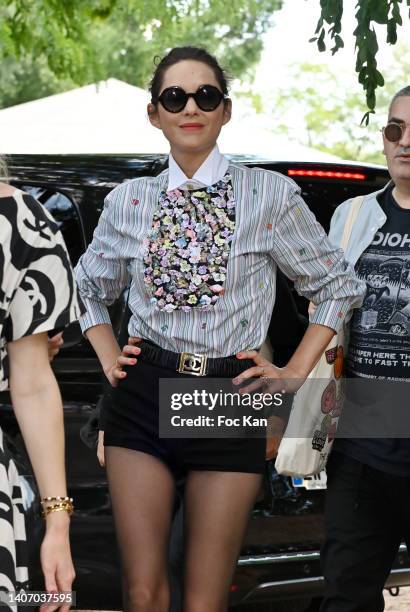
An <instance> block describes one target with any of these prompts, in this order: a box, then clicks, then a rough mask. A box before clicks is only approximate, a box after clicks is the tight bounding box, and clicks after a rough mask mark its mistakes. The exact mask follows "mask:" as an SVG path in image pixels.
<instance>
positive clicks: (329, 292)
mask: <svg viewBox="0 0 410 612" xmlns="http://www.w3.org/2000/svg"><path fill="white" fill-rule="evenodd" d="M228 172H229V174H230V176H231V179H232V186H233V193H234V198H235V215H236V217H235V231H234V235H233V239H232V242H231V243H230V252H229V259H228V264H227V274H226V280H225V283H224V292H223V295H221V296H220V297H219V299H218V301H217V302H216V303H215V305H214V306H213V308H212V309H208V310H207V309H202V308H200V307H197V308H192V309H191V310H190V311H189V312H185V311H183V310H173V311H171V312H166V311H164V310H160V309H158V308H157V307H156V306H155V304H153V303H152V301H150V296H148V295H147V289H146V286H145V285H144V244H143V243H144V239H145V240H146V238H147V236H148V235H149V233H150V230H151V227H152V220H153V216H154V213H155V212H156V211H157V209H158V206H159V200H160V198H161V194H163V192H164V191H165V190H166V188H167V185H168V170H164V171H163V172H162V173H161V174H159V175H158V176H156V177H142V178H137V179H135V180H132V181H129V182H127V183H124V184H122V185H119V186H118V187H116V188H115V189H114V190H113V191H112V192H111V193H109V194H108V196H107V197H106V200H105V205H104V210H103V212H102V214H101V217H100V220H99V223H98V226H97V228H96V230H95V232H94V237H93V240H92V242H91V244H90V245H89V247H88V249H87V251H86V252H85V253H84V255H83V256H82V257H81V259H80V260H79V262H78V264H77V268H76V275H77V283H78V286H79V291H80V295H81V298H82V300H83V302H84V305H85V307H86V310H87V312H86V314H85V315H83V317H82V318H81V319H80V324H81V327H82V329H83V331H85V330H87V329H88V328H90V327H93V326H95V325H99V324H102V323H110V318H109V314H108V311H107V306H108V305H110V304H112V303H113V302H114V301H115V300H116V299H117V298H118V297H119V296H120V294H121V293H122V291H123V290H124V289H125V288H126V287H127V286H128V284H129V283H131V285H130V294H129V306H130V309H131V311H132V317H131V319H130V323H129V328H128V331H129V334H130V335H132V336H140V337H143V338H146V339H148V340H151V341H152V342H154V343H155V344H158V345H160V346H162V347H163V348H165V349H168V350H171V351H175V352H182V351H188V352H194V353H201V354H205V355H207V356H208V357H224V356H227V355H232V354H235V353H237V352H238V351H240V350H244V349H246V348H258V347H260V346H261V345H262V343H263V341H264V340H265V337H266V334H267V330H268V325H269V322H270V318H271V314H272V310H273V305H274V302H275V284H276V270H277V266H279V268H280V269H281V270H282V271H283V272H284V274H285V275H286V276H288V277H289V278H290V279H291V280H293V281H294V284H295V288H296V290H297V291H298V293H299V294H301V295H303V296H305V297H306V298H307V299H309V300H311V301H312V302H313V303H314V304H315V305H316V306H317V308H316V311H315V314H314V317H313V319H312V321H311V322H313V323H319V324H321V325H325V326H328V327H330V328H333V329H334V330H335V331H338V330H339V328H340V327H341V326H342V323H343V320H344V318H345V316H346V314H347V313H348V312H349V311H350V310H351V309H352V308H354V307H357V306H358V305H360V304H361V301H362V297H363V294H364V291H365V285H364V283H363V282H361V281H359V280H358V279H357V278H356V277H355V274H354V270H353V268H352V267H350V266H349V265H348V264H347V263H346V262H345V260H344V256H343V251H342V250H341V249H337V248H334V247H332V246H331V244H330V243H329V241H328V239H327V236H326V233H325V231H324V230H323V228H322V227H321V226H320V225H319V224H318V223H317V221H316V219H315V217H314V215H313V214H312V213H311V212H310V210H309V209H308V207H307V206H306V204H305V203H304V201H303V199H302V198H301V196H300V189H299V187H298V186H297V185H296V183H294V182H293V181H292V180H291V179H289V178H287V177H284V176H283V175H281V174H278V173H276V172H271V171H268V170H264V169H261V168H247V167H245V166H241V165H238V164H232V163H231V164H230V165H229V169H228Z"/></svg>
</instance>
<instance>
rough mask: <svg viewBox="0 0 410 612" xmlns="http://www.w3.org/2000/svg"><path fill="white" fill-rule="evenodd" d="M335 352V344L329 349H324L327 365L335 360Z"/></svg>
mask: <svg viewBox="0 0 410 612" xmlns="http://www.w3.org/2000/svg"><path fill="white" fill-rule="evenodd" d="M336 353H337V348H336V346H335V347H334V348H331V349H328V350H327V351H325V356H326V361H327V363H328V364H329V365H332V363H334V362H335V359H336Z"/></svg>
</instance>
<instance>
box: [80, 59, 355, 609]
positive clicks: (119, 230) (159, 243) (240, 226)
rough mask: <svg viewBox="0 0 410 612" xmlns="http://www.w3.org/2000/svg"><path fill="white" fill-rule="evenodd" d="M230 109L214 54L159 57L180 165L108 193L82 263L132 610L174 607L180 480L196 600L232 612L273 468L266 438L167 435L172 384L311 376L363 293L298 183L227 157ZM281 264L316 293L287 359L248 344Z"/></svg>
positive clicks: (162, 110) (86, 321)
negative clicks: (171, 554)
mask: <svg viewBox="0 0 410 612" xmlns="http://www.w3.org/2000/svg"><path fill="white" fill-rule="evenodd" d="M231 107H232V103H231V100H230V99H229V97H228V90H227V80H226V77H225V74H224V72H223V71H222V69H221V68H220V66H219V64H218V63H217V61H216V60H215V58H213V57H212V56H211V55H209V54H208V53H207V51H205V50H204V49H198V48H195V47H182V48H176V49H173V50H172V51H170V53H168V55H166V56H165V57H164V58H163V59H162V60H161V62H160V63H159V64H158V66H157V68H156V71H155V74H154V76H153V79H152V81H151V103H150V104H149V105H148V115H149V118H150V121H151V123H152V124H153V126H155V127H156V128H158V129H160V130H162V132H163V133H164V135H165V137H166V138H167V139H168V141H169V143H170V148H171V152H170V156H169V168H168V169H167V170H165V171H164V172H162V173H161V174H159V175H158V176H157V177H147V178H138V179H136V180H133V181H130V182H128V183H126V184H124V185H120V186H119V187H117V188H116V189H114V191H112V192H111V193H110V194H109V195H108V196H107V198H106V202H105V206H104V210H103V213H102V215H101V218H100V221H99V224H98V226H97V228H96V231H95V233H94V237H93V240H92V243H91V244H90V246H89V247H88V249H87V251H86V253H85V254H84V255H83V256H82V258H81V259H80V261H79V264H78V267H77V279H78V283H79V287H80V293H81V296H82V299H83V302H84V305H85V307H86V308H87V313H86V315H85V316H84V317H83V318H82V327H83V329H84V331H85V332H86V335H87V337H88V339H89V340H90V341H91V343H92V345H93V346H94V348H95V350H96V352H97V355H98V357H99V359H100V361H101V364H102V367H103V369H104V372H105V374H106V376H107V378H108V380H109V381H110V382H111V384H112V385H113V386H114V387H115V385H116V384H117V380H118V379H117V376H118V377H119V382H118V386H116V387H115V388H114V389H113V392H112V404H111V405H110V407H109V409H108V410H106V413H105V415H104V428H105V458H106V465H107V474H108V481H109V486H110V493H111V498H112V504H113V511H114V518H115V523H116V529H117V535H118V541H119V546H120V550H121V558H122V565H123V573H124V609H125V610H127V611H139V612H145V611H149V612H152V611H153V610H155V611H156V612H167V611H168V609H169V586H168V574H167V567H166V559H167V546H168V537H169V529H170V522H171V517H172V508H173V502H174V491H175V485H174V483H175V479H176V478H178V477H179V476H180V475H184V476H186V486H185V536H186V538H185V541H186V556H185V559H186V562H185V581H184V582H185V594H184V611H185V612H205V611H206V612H224V611H226V609H227V605H228V594H229V585H230V581H231V579H232V575H233V572H234V569H235V563H236V559H237V557H238V554H239V552H240V546H241V541H242V538H243V536H244V533H245V529H246V525H247V521H248V517H249V513H250V510H251V508H252V506H253V503H254V501H255V497H256V495H257V492H258V489H259V486H260V483H261V475H262V473H263V470H264V460H265V443H266V440H265V438H264V437H260V438H249V437H243V438H217V437H215V438H211V437H207V438H193V437H192V438H189V437H188V436H189V433H186V432H185V435H186V436H187V437H186V438H184V439H178V438H171V437H168V438H164V437H160V436H159V416H158V412H159V408H158V404H159V391H158V388H159V381H160V379H163V378H170V379H173V380H172V382H173V383H175V379H177V381H182V380H183V381H184V382H187V380H189V379H190V380H191V381H195V380H200V379H196V378H193V377H192V375H193V374H194V375H195V376H205V377H209V378H216V377H219V378H229V379H232V378H233V379H234V383H235V384H239V383H241V381H244V380H246V379H247V378H250V377H252V376H253V377H258V376H259V377H260V376H263V377H272V378H277V379H279V380H280V385H281V386H280V388H282V386H285V385H286V382H285V381H286V379H304V378H305V377H306V375H307V374H308V372H309V371H310V369H311V368H312V367H313V366H314V364H315V363H316V361H317V360H318V359H319V357H320V355H321V353H322V351H323V349H324V347H325V346H326V345H327V344H328V342H329V340H330V339H331V337H332V335H333V334H334V331H335V330H337V329H338V328H339V326H340V325H341V324H342V322H343V318H344V316H345V315H346V313H347V312H348V311H349V310H350V308H351V307H352V305H353V304H354V303H355V302H356V301H357V300H358V299H359V300H360V296H361V294H362V290H363V286H362V284H360V283H358V282H357V280H356V279H355V278H354V275H353V273H352V271H351V270H350V269H348V268H347V267H346V265H345V262H344V260H343V255H342V253H341V251H339V250H336V249H333V248H332V247H331V246H330V245H329V243H328V242H327V240H326V235H325V232H324V231H323V229H322V228H321V227H320V226H319V225H318V224H317V222H316V221H315V219H314V217H313V215H312V214H311V213H310V212H309V210H308V209H307V207H306V205H305V204H304V202H303V200H302V199H301V197H300V195H299V188H298V187H297V185H296V184H295V183H294V182H293V181H291V180H289V179H287V178H286V177H284V176H282V175H279V174H276V173H273V172H269V171H265V170H263V169H260V168H253V169H250V168H245V167H244V166H240V165H237V164H233V163H230V162H229V160H228V159H227V158H226V157H224V156H223V155H221V154H220V153H219V150H218V147H217V144H216V141H217V138H218V136H219V133H220V131H221V129H222V127H223V126H224V125H225V124H226V123H227V122H228V121H229V119H230V116H231ZM244 149H246V143H244ZM277 265H279V266H280V267H281V268H282V270H283V271H284V272H285V274H287V276H289V277H290V278H291V279H292V280H293V281H294V282H295V286H296V288H297V289H298V291H300V292H301V293H302V294H303V295H305V296H307V297H308V298H310V299H312V300H313V301H315V302H316V303H317V304H318V308H317V311H316V314H315V318H314V322H313V324H312V325H310V327H309V329H308V330H307V332H306V334H305V336H304V338H303V340H302V342H301V344H300V345H299V347H298V349H297V350H296V352H295V353H294V355H293V357H292V358H291V360H290V361H289V363H288V365H287V366H286V367H284V368H278V367H276V366H274V365H273V364H272V363H270V362H269V361H267V360H265V359H263V358H262V357H260V356H259V355H258V353H257V352H256V351H255V350H248V349H258V348H259V347H260V346H261V344H262V343H263V341H264V339H265V337H266V334H267V328H268V325H269V320H270V315H271V312H272V307H273V303H274V300H275V295H274V289H272V287H274V286H275V282H274V281H275V275H276V266H277ZM129 281H130V283H131V288H130V293H129V306H130V309H131V311H132V316H131V319H130V323H129V328H128V330H129V334H130V336H135V337H141V338H142V339H143V340H142V341H141V342H140V343H139V344H138V348H137V347H134V349H133V350H134V357H124V356H121V350H120V348H119V346H118V344H117V342H116V340H115V337H114V334H113V331H112V327H111V324H110V319H109V315H108V312H107V305H108V304H110V303H112V302H113V301H114V300H115V299H116V298H118V296H119V295H120V294H121V292H122V291H123V289H124V287H125V286H126V285H127V284H128V282H129ZM137 356H138V362H137V359H136V358H137ZM119 370H122V371H119ZM206 412H207V410H206V409H205V408H204V410H203V412H201V414H205V413H206Z"/></svg>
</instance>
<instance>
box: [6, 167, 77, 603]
mask: <svg viewBox="0 0 410 612" xmlns="http://www.w3.org/2000/svg"><path fill="white" fill-rule="evenodd" d="M0 175H1V177H4V163H3V162H2V161H1V160H0ZM80 314H81V311H80V307H79V304H78V302H77V294H76V288H75V282H74V278H73V274H72V269H71V265H70V260H69V257H68V253H67V250H66V247H65V244H64V241H63V238H62V236H61V234H60V232H59V230H58V225H57V224H56V223H55V221H54V220H53V219H52V217H51V216H50V215H49V213H48V212H47V211H46V210H45V209H44V208H43V207H42V206H41V205H40V204H39V203H38V202H37V201H36V200H35V199H34V198H33V197H31V196H30V195H28V194H26V193H23V192H22V191H20V190H18V189H15V188H13V187H11V186H10V185H8V184H6V183H1V182H0V391H4V390H7V389H9V390H10V394H11V399H12V404H13V408H14V411H15V414H16V418H17V421H18V423H19V426H20V429H21V432H22V435H23V438H24V441H25V444H26V447H27V451H28V454H29V457H30V461H31V463H32V466H33V470H34V473H35V476H36V479H37V483H38V487H39V490H40V494H41V496H42V498H43V500H42V504H43V510H44V516H45V519H46V530H45V536H44V538H43V542H42V546H41V565H42V569H43V573H44V579H45V589H46V591H48V592H56V591H69V590H71V585H72V581H73V579H74V568H73V564H72V559H71V552H70V543H69V515H70V514H71V511H72V502H71V501H70V499H69V498H67V490H66V478H65V469H64V427H63V413H62V401H61V396H60V392H59V389H58V386H57V382H56V380H55V377H54V374H53V372H52V369H51V367H50V360H49V350H48V349H49V343H48V335H47V332H50V331H52V330H57V329H61V328H63V327H65V326H66V325H67V324H68V323H70V322H72V321H75V320H77V319H78V318H79V316H80ZM52 352H53V351H52ZM52 352H51V353H52ZM60 510H61V511H60ZM28 535H29V534H28ZM27 587H29V575H28V568H27V551H26V532H25V523H24V510H23V499H22V491H21V488H20V480H19V475H18V471H17V468H16V465H15V463H14V461H13V458H12V457H11V456H10V454H9V452H8V450H7V445H6V444H5V440H4V433H3V432H2V430H1V428H0V594H3V596H4V593H14V592H16V591H18V590H20V589H22V588H27ZM10 607H11V609H17V608H16V607H15V606H10ZM58 607H59V606H58V604H55V605H51V606H49V607H48V608H47V610H50V611H51V612H52V611H53V610H56V609H57V608H58ZM68 608H69V605H64V606H61V607H60V609H61V610H63V611H66V610H68Z"/></svg>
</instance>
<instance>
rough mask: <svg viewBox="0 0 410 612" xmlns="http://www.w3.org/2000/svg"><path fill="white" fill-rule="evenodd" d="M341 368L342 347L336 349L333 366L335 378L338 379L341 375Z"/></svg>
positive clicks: (342, 362) (342, 358)
mask: <svg viewBox="0 0 410 612" xmlns="http://www.w3.org/2000/svg"><path fill="white" fill-rule="evenodd" d="M343 366H344V351H343V346H338V347H337V352H336V359H335V364H334V366H333V370H334V374H335V378H340V377H341V375H342V374H343Z"/></svg>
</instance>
